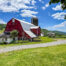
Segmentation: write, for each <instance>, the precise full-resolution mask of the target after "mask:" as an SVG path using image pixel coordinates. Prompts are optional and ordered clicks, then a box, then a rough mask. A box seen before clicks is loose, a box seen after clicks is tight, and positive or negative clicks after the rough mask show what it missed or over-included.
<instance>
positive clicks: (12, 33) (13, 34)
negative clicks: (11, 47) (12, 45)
mask: <svg viewBox="0 0 66 66" xmlns="http://www.w3.org/2000/svg"><path fill="white" fill-rule="evenodd" d="M10 34H11V37H12V38H13V39H14V40H15V37H17V36H18V31H17V30H13V31H11V32H10Z"/></svg>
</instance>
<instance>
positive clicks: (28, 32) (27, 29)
mask: <svg viewBox="0 0 66 66" xmlns="http://www.w3.org/2000/svg"><path fill="white" fill-rule="evenodd" d="M13 30H17V31H18V32H19V34H18V38H19V39H22V38H26V39H32V38H35V37H37V36H40V34H41V29H40V27H39V26H38V19H37V18H32V19H31V23H28V22H24V21H22V20H18V19H15V18H12V19H11V20H10V21H9V22H8V23H7V25H6V28H5V31H4V33H5V34H9V33H10V32H11V31H13Z"/></svg>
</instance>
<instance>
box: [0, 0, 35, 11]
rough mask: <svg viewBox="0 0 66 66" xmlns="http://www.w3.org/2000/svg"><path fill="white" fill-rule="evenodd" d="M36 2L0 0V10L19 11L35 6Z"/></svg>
mask: <svg viewBox="0 0 66 66" xmlns="http://www.w3.org/2000/svg"><path fill="white" fill-rule="evenodd" d="M35 3H36V1H35V0H0V10H1V11H3V12H12V11H14V12H15V11H16V12H18V11H19V10H20V9H31V8H34V5H35ZM28 5H29V6H28Z"/></svg>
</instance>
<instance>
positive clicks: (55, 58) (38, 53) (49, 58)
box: [0, 45, 66, 66]
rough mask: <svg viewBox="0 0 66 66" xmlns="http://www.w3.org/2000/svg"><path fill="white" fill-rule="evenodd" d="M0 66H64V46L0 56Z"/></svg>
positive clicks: (65, 62)
mask: <svg viewBox="0 0 66 66" xmlns="http://www.w3.org/2000/svg"><path fill="white" fill-rule="evenodd" d="M0 66H66V45H58V46H53V47H46V48H35V49H26V50H19V51H13V52H8V53H4V54H0Z"/></svg>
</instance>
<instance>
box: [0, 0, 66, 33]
mask: <svg viewBox="0 0 66 66" xmlns="http://www.w3.org/2000/svg"><path fill="white" fill-rule="evenodd" d="M49 1H50V0H0V24H2V23H7V22H8V21H9V20H10V19H11V18H17V19H20V20H23V21H27V22H31V18H32V17H37V18H38V19H39V26H40V27H41V28H44V29H48V30H59V31H64V32H66V20H64V15H66V10H64V11H63V10H62V8H61V4H60V3H58V4H52V5H49V4H48V3H49Z"/></svg>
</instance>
